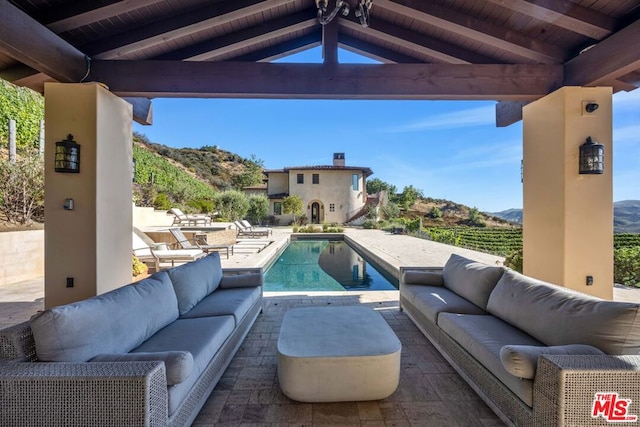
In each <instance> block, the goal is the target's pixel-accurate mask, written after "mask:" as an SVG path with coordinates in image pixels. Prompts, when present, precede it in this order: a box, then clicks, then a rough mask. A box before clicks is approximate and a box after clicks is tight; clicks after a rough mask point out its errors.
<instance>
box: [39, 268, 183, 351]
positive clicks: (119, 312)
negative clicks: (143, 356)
mask: <svg viewBox="0 0 640 427" xmlns="http://www.w3.org/2000/svg"><path fill="white" fill-rule="evenodd" d="M177 318H178V302H177V300H176V294H175V292H174V291H173V286H172V285H171V280H169V276H168V274H167V273H166V272H164V271H162V272H159V273H156V274H154V275H152V276H151V277H149V278H147V279H145V280H142V281H140V282H138V283H136V284H132V285H127V286H123V287H122V288H118V289H115V290H113V291H110V292H107V293H104V294H102V295H98V296H95V297H92V298H89V299H86V300H82V301H78V302H76V303H73V304H67V305H62V306H58V307H54V308H51V309H48V310H45V311H44V312H42V313H38V314H36V315H35V316H34V317H33V318H32V319H31V329H32V331H33V336H34V339H35V343H36V352H37V354H38V358H39V359H40V360H42V361H47V362H86V361H88V360H90V359H92V358H93V357H95V356H97V355H98V354H102V353H127V352H129V351H130V350H131V349H133V348H135V347H137V346H139V345H140V344H142V343H143V342H144V341H146V340H147V339H148V338H149V337H151V336H152V335H153V334H155V333H156V332H157V331H159V330H160V329H162V328H163V327H165V326H166V325H168V324H169V323H171V322H173V321H174V320H176V319H177Z"/></svg>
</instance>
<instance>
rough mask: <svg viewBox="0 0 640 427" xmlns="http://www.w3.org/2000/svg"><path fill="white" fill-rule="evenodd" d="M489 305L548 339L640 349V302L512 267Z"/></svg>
mask: <svg viewBox="0 0 640 427" xmlns="http://www.w3.org/2000/svg"><path fill="white" fill-rule="evenodd" d="M488 311H489V313H491V314H493V315H495V316H498V317H500V318H501V319H503V320H505V321H507V322H509V323H510V324H512V325H514V326H515V327H517V328H520V329H522V330H523V331H525V332H527V333H528V334H529V335H531V336H533V337H535V338H536V339H538V340H540V341H541V342H543V343H544V344H546V345H566V344H587V345H591V346H594V347H597V348H599V349H600V350H602V351H604V352H605V353H607V354H612V355H620V354H638V353H640V304H636V303H625V302H614V301H606V300H601V299H599V298H595V297H591V296H588V295H584V294H581V293H578V292H575V291H571V290H569V289H566V288H561V287H559V286H555V285H552V284H549V283H545V282H542V281H540V280H535V279H532V278H530V277H527V276H524V275H522V274H519V273H517V272H515V271H507V272H506V273H505V274H504V275H503V276H502V278H501V279H500V281H499V282H498V284H497V286H496V287H495V289H494V290H493V292H492V293H491V298H490V299H489V304H488Z"/></svg>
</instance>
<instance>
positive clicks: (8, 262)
mask: <svg viewBox="0 0 640 427" xmlns="http://www.w3.org/2000/svg"><path fill="white" fill-rule="evenodd" d="M0 259H1V260H2V262H1V263H0V284H9V283H16V282H21V281H23V280H31V279H35V278H38V277H43V276H44V230H32V231H8V232H3V233H0Z"/></svg>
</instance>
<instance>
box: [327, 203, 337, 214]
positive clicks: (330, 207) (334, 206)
mask: <svg viewBox="0 0 640 427" xmlns="http://www.w3.org/2000/svg"><path fill="white" fill-rule="evenodd" d="M335 211H336V205H335V203H329V212H335Z"/></svg>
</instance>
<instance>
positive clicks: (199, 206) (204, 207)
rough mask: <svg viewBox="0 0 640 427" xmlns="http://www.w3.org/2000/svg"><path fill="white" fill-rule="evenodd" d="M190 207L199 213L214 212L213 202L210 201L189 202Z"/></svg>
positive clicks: (196, 200)
mask: <svg viewBox="0 0 640 427" xmlns="http://www.w3.org/2000/svg"><path fill="white" fill-rule="evenodd" d="M188 205H189V207H190V208H192V209H193V210H194V211H196V212H197V213H210V212H213V201H212V200H208V199H194V200H191V201H189V203H188Z"/></svg>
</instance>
